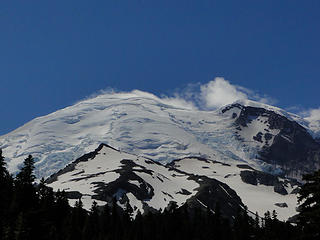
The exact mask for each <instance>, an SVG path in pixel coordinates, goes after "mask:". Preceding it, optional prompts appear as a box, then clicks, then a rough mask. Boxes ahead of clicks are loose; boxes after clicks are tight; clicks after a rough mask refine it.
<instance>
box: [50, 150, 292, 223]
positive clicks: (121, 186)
mask: <svg viewBox="0 0 320 240" xmlns="http://www.w3.org/2000/svg"><path fill="white" fill-rule="evenodd" d="M244 168H245V167H244V165H235V164H224V163H220V162H216V161H213V160H207V159H203V158H192V157H191V158H184V159H180V160H175V161H173V162H172V163H171V164H169V165H167V166H164V165H161V164H159V163H157V162H154V161H152V160H150V159H147V158H144V157H138V156H135V155H133V154H128V153H125V152H120V151H118V150H116V149H114V148H112V147H110V146H107V145H100V146H99V148H98V149H97V150H95V151H94V152H93V153H90V154H88V155H84V156H83V157H81V158H79V159H78V160H77V161H75V162H74V163H72V164H71V165H69V166H68V167H66V168H65V169H63V170H61V171H60V172H58V173H57V174H55V175H53V176H52V177H51V178H49V179H48V180H47V182H48V183H49V184H48V186H50V187H52V188H53V189H54V190H55V191H57V190H59V189H60V190H64V191H66V192H67V193H68V194H69V196H71V197H70V198H71V199H69V201H70V204H71V205H73V204H74V203H75V201H76V200H78V199H79V198H81V199H82V202H83V204H84V208H86V209H90V207H91V205H92V203H93V201H96V202H97V203H98V205H100V206H102V205H105V204H106V203H108V204H110V202H112V197H115V198H116V199H117V204H118V205H119V206H120V207H122V208H123V209H126V207H127V206H128V204H129V205H130V207H131V208H132V217H135V216H136V214H137V213H138V211H140V213H142V214H143V213H145V212H146V211H148V210H150V208H151V209H157V210H160V209H161V210H164V209H165V208H167V207H168V206H169V204H170V203H171V202H176V203H177V205H178V206H181V205H182V204H184V203H188V204H189V206H193V205H194V204H200V205H199V206H200V207H204V208H207V207H209V208H211V210H213V211H214V206H215V202H217V201H219V202H220V205H221V209H222V212H223V213H225V214H229V217H232V216H234V215H235V214H236V211H237V209H238V207H239V206H240V207H242V208H243V207H244V206H243V205H242V203H241V200H240V199H239V198H238V196H240V198H241V199H242V201H243V203H244V204H245V205H247V206H248V209H249V210H250V211H251V212H252V213H255V212H258V214H259V215H260V216H263V214H264V213H265V212H266V211H272V210H274V209H275V210H276V211H277V212H278V216H279V219H282V220H287V219H288V218H289V217H291V216H293V215H294V214H296V210H295V207H296V202H297V201H296V200H297V199H296V195H295V194H279V193H277V192H275V191H274V188H273V187H272V186H265V185H263V184H262V183H259V184H258V185H252V184H248V183H246V182H244V181H243V180H242V178H241V177H240V173H241V171H243V170H244ZM249 169H250V168H249ZM250 171H253V170H252V169H250ZM208 179H212V181H208ZM217 180H218V181H217ZM283 181H284V179H283ZM230 187H231V189H233V190H234V191H235V192H234V191H233V190H231V189H230ZM294 187H296V186H293V185H290V184H286V190H287V191H288V192H289V193H290V192H291V191H292V190H293V188H294ZM235 193H236V194H237V195H238V196H237V195H236V194H235ZM276 203H282V204H283V203H285V204H287V205H288V206H287V207H285V208H281V207H278V206H276V205H275V204H276ZM230 209H233V211H232V210H231V211H230ZM230 214H231V216H230Z"/></svg>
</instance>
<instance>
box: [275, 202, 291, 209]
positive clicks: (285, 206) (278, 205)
mask: <svg viewBox="0 0 320 240" xmlns="http://www.w3.org/2000/svg"><path fill="white" fill-rule="evenodd" d="M274 205H276V206H277V207H281V208H287V207H288V204H286V203H275V204H274Z"/></svg>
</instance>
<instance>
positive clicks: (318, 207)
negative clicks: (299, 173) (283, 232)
mask: <svg viewBox="0 0 320 240" xmlns="http://www.w3.org/2000/svg"><path fill="white" fill-rule="evenodd" d="M303 180H305V181H306V183H305V184H304V185H303V186H302V187H301V190H300V192H299V197H298V202H299V204H300V206H299V211H300V213H299V216H298V224H299V225H300V226H301V227H302V229H303V231H304V233H305V235H306V238H308V239H318V238H319V237H320V170H318V171H316V172H314V173H313V174H308V175H305V176H303Z"/></svg>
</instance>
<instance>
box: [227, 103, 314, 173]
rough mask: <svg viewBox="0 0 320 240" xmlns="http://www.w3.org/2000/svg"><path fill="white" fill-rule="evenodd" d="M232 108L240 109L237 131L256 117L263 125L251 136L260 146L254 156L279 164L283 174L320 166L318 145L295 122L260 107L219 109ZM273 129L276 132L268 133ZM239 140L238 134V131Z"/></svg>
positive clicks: (243, 128) (236, 122)
mask: <svg viewBox="0 0 320 240" xmlns="http://www.w3.org/2000/svg"><path fill="white" fill-rule="evenodd" d="M232 108H238V109H240V113H239V116H238V118H237V119H236V120H235V124H236V126H237V129H238V130H240V131H239V132H241V131H244V130H246V128H247V127H248V126H249V125H250V124H251V123H252V122H253V121H256V120H257V119H258V120H260V121H261V122H262V121H263V122H262V123H261V124H265V126H267V128H265V129H263V131H264V132H263V133H262V132H257V134H256V135H254V136H253V137H252V140H253V141H256V142H257V143H264V144H263V145H260V146H261V148H260V150H259V151H258V154H259V155H258V156H257V158H258V159H260V160H263V161H264V162H266V163H268V164H271V165H274V166H280V167H281V169H282V170H283V173H284V174H286V175H301V174H303V173H308V172H311V171H313V170H314V169H317V168H319V167H320V144H319V141H318V140H316V139H314V138H313V137H312V136H311V135H310V134H309V133H308V131H307V130H306V129H305V128H303V127H302V126H301V125H299V124H298V123H297V122H295V121H291V120H289V119H288V118H286V117H285V116H282V115H280V114H278V113H276V112H274V111H270V110H267V109H264V108H257V107H251V106H242V105H240V104H233V105H231V106H228V107H227V108H225V109H224V110H222V111H223V112H225V111H228V110H230V109H232ZM273 130H277V134H275V135H274V134H271V133H270V132H271V131H273ZM239 139H240V140H242V139H241V135H240V134H239Z"/></svg>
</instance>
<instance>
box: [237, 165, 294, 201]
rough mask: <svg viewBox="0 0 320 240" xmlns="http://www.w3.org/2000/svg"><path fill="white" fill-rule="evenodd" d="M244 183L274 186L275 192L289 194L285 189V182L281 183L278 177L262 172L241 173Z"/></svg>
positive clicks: (246, 171)
mask: <svg viewBox="0 0 320 240" xmlns="http://www.w3.org/2000/svg"><path fill="white" fill-rule="evenodd" d="M240 176H241V179H242V181H244V182H245V183H248V184H252V185H257V184H262V185H266V186H274V191H275V192H277V193H279V194H282V195H287V194H288V192H287V190H286V189H285V187H284V184H285V183H284V182H280V181H279V179H278V177H276V176H274V175H271V174H268V173H264V172H260V171H248V170H245V171H241V173H240Z"/></svg>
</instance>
